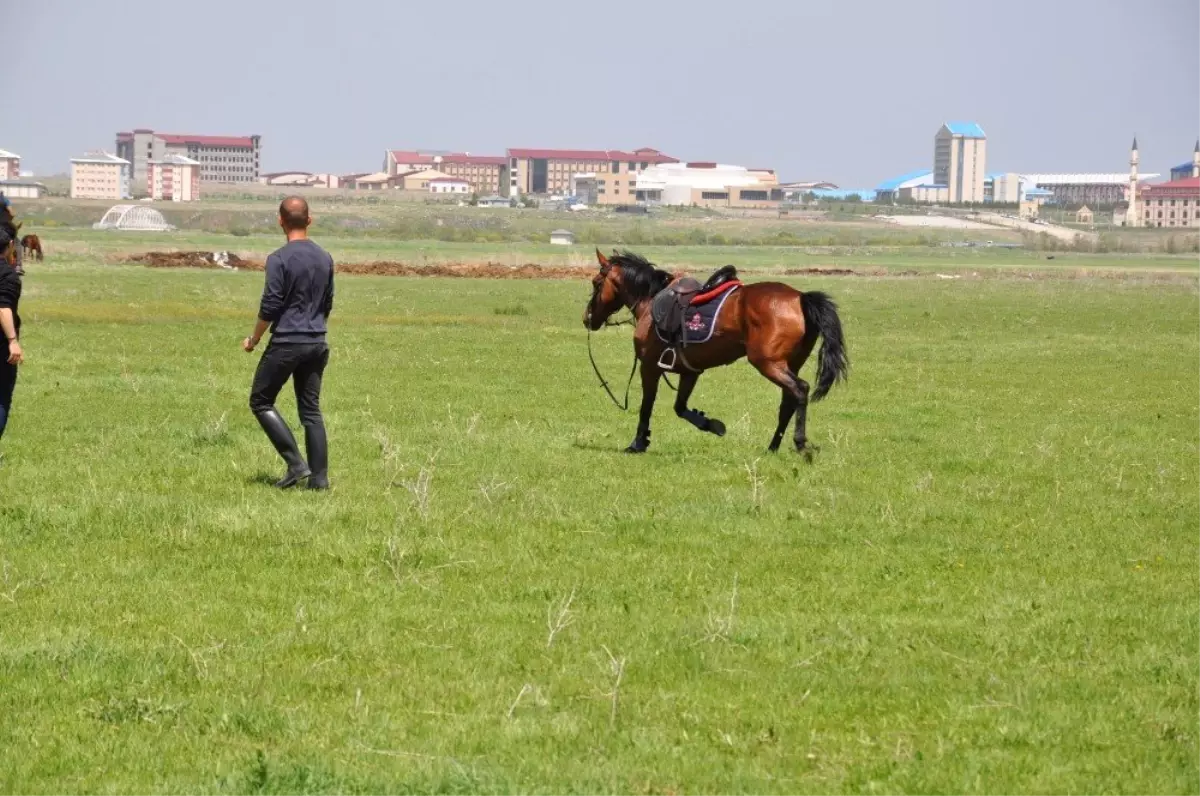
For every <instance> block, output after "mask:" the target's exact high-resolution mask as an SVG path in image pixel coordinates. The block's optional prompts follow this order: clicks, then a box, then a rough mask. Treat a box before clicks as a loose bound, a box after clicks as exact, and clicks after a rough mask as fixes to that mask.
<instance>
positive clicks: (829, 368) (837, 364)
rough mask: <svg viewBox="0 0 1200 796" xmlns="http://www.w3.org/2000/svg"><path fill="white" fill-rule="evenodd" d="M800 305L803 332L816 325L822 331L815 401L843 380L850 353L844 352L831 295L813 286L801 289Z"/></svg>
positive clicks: (840, 327) (848, 365) (848, 369)
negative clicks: (811, 289) (802, 317)
mask: <svg viewBox="0 0 1200 796" xmlns="http://www.w3.org/2000/svg"><path fill="white" fill-rule="evenodd" d="M800 309H801V310H802V311H803V312H804V325H805V326H806V327H807V331H806V333H807V334H811V330H814V329H815V330H816V331H817V332H819V333H820V335H821V353H820V354H819V355H818V357H817V389H816V390H815V391H814V392H813V395H812V399H813V400H814V401H819V400H821V399H822V398H824V397H825V394H826V393H828V392H829V390H830V388H832V387H833V385H834V384H836V383H837V382H838V381H845V380H846V376H847V374H848V373H849V371H850V357H849V356H848V355H847V354H846V341H845V340H843V339H842V322H841V320H840V319H839V318H838V314H837V305H836V304H834V303H833V299H831V298H829V296H827V295H825V294H824V293H821V292H820V291H816V290H814V291H812V292H810V293H801V294H800Z"/></svg>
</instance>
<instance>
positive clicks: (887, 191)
mask: <svg viewBox="0 0 1200 796" xmlns="http://www.w3.org/2000/svg"><path fill="white" fill-rule="evenodd" d="M931 182H933V172H932V171H931V170H930V169H919V170H917V171H910V172H908V173H907V174H901V175H900V176H899V177H893V178H892V179H890V180H884V181H883V182H881V183H879V185H877V186H875V199H876V201H879V202H891V203H892V204H895V203H896V202H899V201H902V200H905V199H907V198H908V197H903V196H901V191H903V190H904V189H906V188H916V187H917V186H918V185H925V184H926V183H931Z"/></svg>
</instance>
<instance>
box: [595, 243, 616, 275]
mask: <svg viewBox="0 0 1200 796" xmlns="http://www.w3.org/2000/svg"><path fill="white" fill-rule="evenodd" d="M596 259H597V260H599V261H600V270H602V271H607V270H608V267H609V266H610V265H612V263H610V262H609V261H608V258H607V257H605V256H604V254H603V253H602V252H601V251H600V248H599V247H597V248H596Z"/></svg>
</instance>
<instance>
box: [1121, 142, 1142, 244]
mask: <svg viewBox="0 0 1200 796" xmlns="http://www.w3.org/2000/svg"><path fill="white" fill-rule="evenodd" d="M1137 167H1138V149H1137V136H1136V135H1135V136H1134V137H1133V149H1132V150H1130V152H1129V209H1128V210H1127V211H1125V226H1127V227H1140V226H1141V225H1142V214H1141V213H1139V212H1138V202H1137V198H1138V197H1137V188H1138V185H1137V181H1138V173H1137Z"/></svg>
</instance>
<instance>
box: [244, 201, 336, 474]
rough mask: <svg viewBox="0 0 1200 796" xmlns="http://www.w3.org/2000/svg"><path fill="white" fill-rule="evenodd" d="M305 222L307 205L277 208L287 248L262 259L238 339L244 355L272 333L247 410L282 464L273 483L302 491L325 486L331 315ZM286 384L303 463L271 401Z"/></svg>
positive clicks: (320, 256)
mask: <svg viewBox="0 0 1200 796" xmlns="http://www.w3.org/2000/svg"><path fill="white" fill-rule="evenodd" d="M310 223H311V219H310V218H309V215H308V202H306V201H304V199H303V198H302V197H299V196H289V197H288V198H286V199H284V200H283V202H281V203H280V205H279V226H281V227H282V228H283V232H284V234H285V235H286V236H287V244H285V245H284V246H283V247H282V248H279V249H276V250H275V251H274V252H272V253H271V255H270V256H269V257H268V258H267V268H266V270H267V275H266V285H265V286H264V288H263V294H262V301H261V303H260V305H259V310H258V323H257V324H255V327H254V332H253V334H251V335H250V337H247V338H246V339H245V340H244V341H242V348H244V349H245V350H246V351H247V352H251V351H253V350H254V347H255V346H257V345H258V341H259V340H260V339H262V336H263V334H264V333H265V332H266V331H267V329H268V327H269V328H270V330H271V341H270V343H268V344H267V350H266V351H264V352H263V355H262V359H260V360H259V362H258V370H257V371H256V372H255V374H254V385H253V386H252V387H251V390H250V411H252V412H254V416H255V417H256V418H257V419H258V422H259V424H260V425H261V426H262V428H263V431H265V432H266V433H267V438H268V439H270V440H271V444H273V445H274V446H275V450H277V451H279V455H280V456H282V457H283V460H284V462H286V463H287V472H286V473H285V474H284V476H283V478H281V479H279V481H277V482H276V483H275V486H277V487H279V488H280V489H287V488H288V487H292V486H295V485H296V484H297V483H299V482H300V481H302V480H304V479H305V478H307V479H308V488H309V489H328V488H329V476H328V469H329V455H328V452H327V448H326V440H325V421H324V420H323V419H322V417H321V377H322V375H323V374H324V372H325V365H326V364H327V363H328V362H329V346H328V345H327V344H326V343H325V331H326V321H327V319H328V318H329V313H330V312H332V311H333V258H332V257H330V256H329V254H328V253H327V252H326V251H325V250H324V249H322V248H321V247H320V246H318V245H317V244H315V243H313V242H312V241H311V240H309V239H308V225H309V224H310ZM288 378H291V379H292V386H293V387H294V388H295V390H296V405H297V407H298V408H299V410H300V422H301V424H303V426H304V443H305V447H306V448H307V450H308V461H307V462H305V460H304V458H303V457H302V456H301V455H300V449H299V447H298V446H297V445H296V438H295V437H294V436H292V431H291V429H290V428H288V424H287V422H286V421H285V420H284V419H283V418H282V417H280V415H279V412H278V411H277V410H276V409H275V399H276V398H277V397H278V396H279V392H280V390H282V389H283V385H284V384H286V383H287V380H288Z"/></svg>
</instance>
